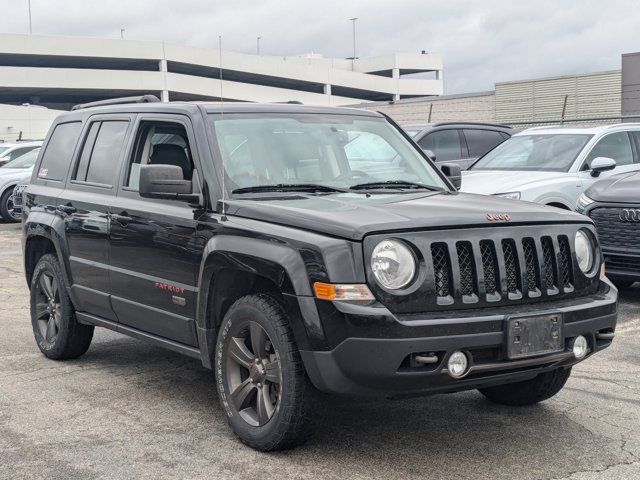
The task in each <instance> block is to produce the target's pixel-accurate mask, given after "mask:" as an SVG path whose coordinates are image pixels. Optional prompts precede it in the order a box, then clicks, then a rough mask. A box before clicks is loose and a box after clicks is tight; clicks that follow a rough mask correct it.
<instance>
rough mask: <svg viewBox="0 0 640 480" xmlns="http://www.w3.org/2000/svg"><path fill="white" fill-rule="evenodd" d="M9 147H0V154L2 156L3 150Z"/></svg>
mask: <svg viewBox="0 0 640 480" xmlns="http://www.w3.org/2000/svg"><path fill="white" fill-rule="evenodd" d="M10 148H11V147H0V156H2V154H3V153H4V152H6V151H7V150H9V149H10Z"/></svg>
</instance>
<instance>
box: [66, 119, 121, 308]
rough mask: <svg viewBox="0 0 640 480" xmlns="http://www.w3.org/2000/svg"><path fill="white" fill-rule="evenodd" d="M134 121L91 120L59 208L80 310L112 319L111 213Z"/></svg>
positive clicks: (75, 294) (73, 284)
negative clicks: (110, 296) (110, 294)
mask: <svg viewBox="0 0 640 480" xmlns="http://www.w3.org/2000/svg"><path fill="white" fill-rule="evenodd" d="M132 120H133V116H132V115H103V116H95V117H91V118H90V119H89V121H88V122H87V123H86V125H85V128H84V130H83V134H82V141H81V143H80V148H79V150H78V154H77V159H76V161H75V162H74V163H73V167H72V169H71V171H70V174H69V180H68V181H67V184H66V188H65V190H64V191H63V192H62V193H61V195H60V197H59V198H58V205H57V207H56V208H57V213H58V214H59V215H61V216H62V217H63V218H64V223H65V234H66V237H67V238H66V240H67V242H66V243H67V245H68V248H69V265H70V268H71V274H72V282H73V283H72V287H71V288H72V290H73V293H74V297H75V299H76V303H77V305H76V309H77V310H78V311H81V312H86V313H89V314H91V315H96V316H99V317H102V318H106V319H109V320H112V321H115V320H116V317H115V315H114V313H113V310H112V308H111V305H110V303H109V243H108V240H109V217H108V213H109V206H110V205H111V203H112V201H113V198H114V196H115V190H116V185H117V178H118V172H119V171H120V164H121V161H122V156H123V150H124V148H123V147H124V145H125V141H126V138H127V133H128V131H129V129H130V128H131V124H132Z"/></svg>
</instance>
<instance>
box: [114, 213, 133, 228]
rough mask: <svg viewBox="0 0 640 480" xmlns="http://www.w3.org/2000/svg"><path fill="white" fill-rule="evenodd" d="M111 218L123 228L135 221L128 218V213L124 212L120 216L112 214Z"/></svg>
mask: <svg viewBox="0 0 640 480" xmlns="http://www.w3.org/2000/svg"><path fill="white" fill-rule="evenodd" d="M110 217H111V220H114V221H116V222H118V223H119V224H120V225H123V226H124V225H126V224H127V223H129V222H130V221H132V220H133V218H131V217H129V216H127V212H122V213H121V214H120V215H118V214H117V213H112V214H111V215H110Z"/></svg>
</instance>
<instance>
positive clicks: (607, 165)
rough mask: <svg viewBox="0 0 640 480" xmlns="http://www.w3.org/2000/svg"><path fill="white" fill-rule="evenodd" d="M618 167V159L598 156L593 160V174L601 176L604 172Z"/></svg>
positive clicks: (593, 175)
mask: <svg viewBox="0 0 640 480" xmlns="http://www.w3.org/2000/svg"><path fill="white" fill-rule="evenodd" d="M614 168H616V161H615V160H614V159H613V158H609V157H596V158H594V159H593V160H591V176H592V177H599V176H600V174H601V173H602V172H606V171H607V170H613V169H614Z"/></svg>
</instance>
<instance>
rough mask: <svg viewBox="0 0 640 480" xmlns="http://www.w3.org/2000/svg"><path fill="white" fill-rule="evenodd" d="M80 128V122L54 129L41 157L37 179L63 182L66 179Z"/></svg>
mask: <svg viewBox="0 0 640 480" xmlns="http://www.w3.org/2000/svg"><path fill="white" fill-rule="evenodd" d="M81 127H82V124H81V123H80V122H70V123H61V124H59V125H57V126H56V127H55V130H54V131H53V133H52V134H51V138H50V139H49V142H48V143H47V146H46V147H45V150H44V153H43V155H42V162H41V163H40V168H39V170H38V178H42V179H46V180H63V179H64V178H65V177H66V175H67V170H68V169H69V164H70V163H71V156H72V155H73V149H74V148H75V146H76V143H77V141H78V137H79V136H80V129H81Z"/></svg>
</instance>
